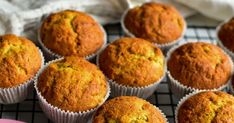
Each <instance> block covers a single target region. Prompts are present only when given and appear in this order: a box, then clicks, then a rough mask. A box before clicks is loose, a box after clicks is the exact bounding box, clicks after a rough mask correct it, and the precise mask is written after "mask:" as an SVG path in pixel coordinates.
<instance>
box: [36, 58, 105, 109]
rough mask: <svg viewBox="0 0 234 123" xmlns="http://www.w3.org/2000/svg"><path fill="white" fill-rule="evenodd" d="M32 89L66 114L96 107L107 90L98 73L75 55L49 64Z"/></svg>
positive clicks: (101, 75) (98, 71)
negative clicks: (35, 87)
mask: <svg viewBox="0 0 234 123" xmlns="http://www.w3.org/2000/svg"><path fill="white" fill-rule="evenodd" d="M36 86H37V88H38V91H39V92H40V94H41V96H42V97H43V98H45V99H46V101H47V102H48V103H50V104H51V105H53V106H56V107H58V108H59V109H62V110H66V111H70V112H81V111H86V110H89V109H93V108H96V107H97V106H98V105H100V104H101V103H102V102H103V101H104V98H105V96H106V95H107V91H108V88H107V83H106V80H105V76H104V75H103V74H102V72H101V71H100V70H98V68H97V67H96V66H95V65H94V64H91V63H90V62H88V61H86V60H84V59H82V58H80V57H76V56H70V57H65V58H64V59H62V60H58V61H55V62H53V63H50V64H49V65H48V66H47V67H46V68H45V69H44V70H43V72H42V73H41V74H40V75H39V77H38V81H37V85H36Z"/></svg>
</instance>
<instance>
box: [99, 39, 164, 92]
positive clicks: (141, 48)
mask: <svg viewBox="0 0 234 123" xmlns="http://www.w3.org/2000/svg"><path fill="white" fill-rule="evenodd" d="M99 66H100V69H101V70H102V71H103V72H104V74H105V75H106V76H107V77H108V78H109V79H112V80H114V81H116V82H117V83H119V84H122V85H127V86H134V87H142V86H147V85H150V84H152V83H154V82H156V81H158V80H159V79H160V78H161V77H162V76H163V74H164V56H163V54H162V52H161V50H160V49H159V48H157V47H155V46H154V45H152V44H151V43H149V42H147V41H146V40H144V39H140V38H121V39H118V40H116V41H115V42H113V43H111V44H110V45H109V46H108V47H107V48H106V49H105V50H104V51H103V52H102V53H101V54H100V57H99Z"/></svg>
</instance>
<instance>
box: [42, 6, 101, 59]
mask: <svg viewBox="0 0 234 123" xmlns="http://www.w3.org/2000/svg"><path fill="white" fill-rule="evenodd" d="M40 32H41V35H40V36H41V40H42V42H43V44H44V45H45V46H46V47H47V48H48V49H50V50H51V51H53V52H54V53H57V54H59V55H62V56H69V55H77V56H81V57H84V56H87V55H91V54H93V53H95V52H96V51H97V50H98V49H99V48H100V47H101V46H102V45H103V43H104V33H103V31H102V29H101V27H100V26H99V24H98V23H97V22H96V21H95V20H94V19H93V18H92V17H90V16H89V15H87V14H85V13H83V12H78V11H72V10H66V11H61V12H58V13H54V14H51V15H50V16H49V17H48V18H47V19H46V20H45V21H44V22H43V24H42V26H41V31H40Z"/></svg>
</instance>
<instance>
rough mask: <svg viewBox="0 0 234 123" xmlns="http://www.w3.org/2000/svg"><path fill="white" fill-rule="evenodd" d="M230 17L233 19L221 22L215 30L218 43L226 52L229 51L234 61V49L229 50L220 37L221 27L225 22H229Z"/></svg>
mask: <svg viewBox="0 0 234 123" xmlns="http://www.w3.org/2000/svg"><path fill="white" fill-rule="evenodd" d="M230 19H231V18H229V19H227V20H225V21H223V22H222V23H220V24H219V25H218V26H217V27H216V30H215V31H216V38H217V43H218V45H219V46H220V47H221V48H222V49H223V50H224V51H225V52H227V53H228V54H229V55H230V56H231V58H232V60H233V61H234V52H232V51H231V50H229V49H228V48H227V47H226V46H224V45H223V43H222V41H221V40H220V39H219V36H218V33H219V30H220V29H221V27H222V26H223V25H224V24H225V23H227V22H228V21H229V20H230Z"/></svg>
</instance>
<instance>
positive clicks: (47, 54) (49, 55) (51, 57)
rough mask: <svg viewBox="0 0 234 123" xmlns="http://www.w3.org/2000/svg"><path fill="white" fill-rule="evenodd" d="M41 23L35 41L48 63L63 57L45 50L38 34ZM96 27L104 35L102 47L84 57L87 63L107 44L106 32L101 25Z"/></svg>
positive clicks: (47, 49)
mask: <svg viewBox="0 0 234 123" xmlns="http://www.w3.org/2000/svg"><path fill="white" fill-rule="evenodd" d="M43 18H44V19H45V18H46V17H43ZM42 23H43V19H42V21H41V23H40V24H39V28H38V30H37V39H38V42H39V44H40V45H41V47H42V50H43V52H44V55H45V58H46V59H47V60H48V61H50V60H54V59H57V58H61V57H63V56H61V55H59V54H57V53H55V52H53V51H51V50H50V49H49V48H47V47H46V46H45V45H44V43H43V42H42V40H41V34H40V30H41V25H42ZM98 25H99V26H100V28H101V30H102V32H103V34H104V39H103V40H104V41H103V44H102V46H101V47H100V48H99V49H97V51H96V52H94V53H92V54H90V55H88V56H86V57H85V59H87V60H89V61H91V60H94V59H95V56H96V55H97V54H98V53H99V52H100V51H101V50H102V49H103V48H104V47H105V45H106V44H107V34H106V31H105V29H104V27H103V26H102V25H100V24H99V23H98Z"/></svg>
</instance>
